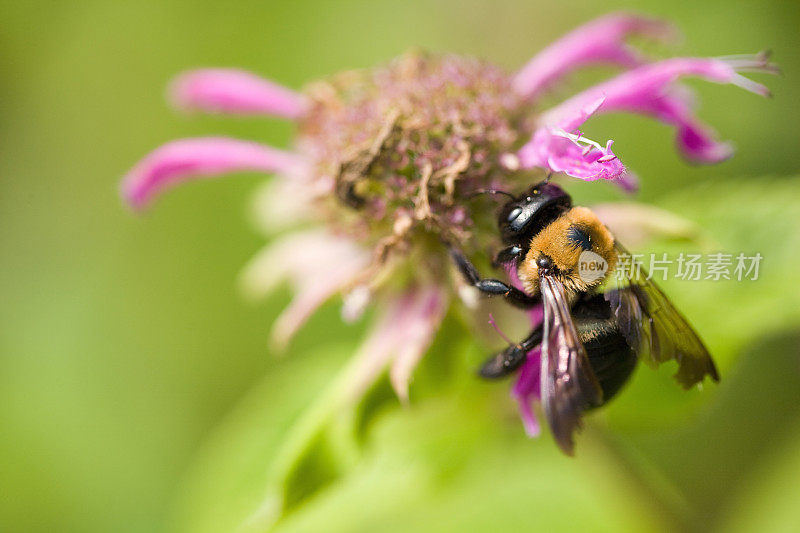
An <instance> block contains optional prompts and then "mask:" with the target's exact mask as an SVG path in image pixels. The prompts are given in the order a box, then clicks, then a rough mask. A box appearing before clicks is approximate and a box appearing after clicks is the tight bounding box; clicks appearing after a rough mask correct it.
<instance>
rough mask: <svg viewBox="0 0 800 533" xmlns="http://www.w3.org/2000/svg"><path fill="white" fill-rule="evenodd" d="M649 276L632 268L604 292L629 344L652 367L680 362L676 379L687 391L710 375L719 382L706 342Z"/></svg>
mask: <svg viewBox="0 0 800 533" xmlns="http://www.w3.org/2000/svg"><path fill="white" fill-rule="evenodd" d="M615 247H616V249H617V253H618V254H620V255H627V256H628V257H632V256H631V255H630V254H629V253H628V251H627V250H625V248H623V247H622V246H621V245H619V244H615ZM647 277H648V276H647V272H645V271H644V269H642V268H639V265H631V266H630V268H626V269H625V270H624V271H622V272H620V271H618V272H614V273H612V275H611V279H610V281H609V286H608V288H607V289H606V290H605V293H604V296H605V299H606V300H607V301H608V302H609V304H610V305H611V309H612V311H613V312H614V314H615V316H616V318H617V321H618V323H619V327H620V331H621V332H622V334H623V335H624V336H625V339H626V340H627V341H628V344H630V346H631V347H632V348H633V349H634V350H635V351H636V353H637V354H639V356H640V357H641V358H643V359H644V360H645V361H647V362H649V363H650V364H651V365H658V364H659V363H663V362H664V361H669V360H670V359H674V360H675V361H677V362H678V372H677V374H675V379H677V380H678V382H679V383H680V384H681V385H682V386H683V387H684V388H686V389H688V388H690V387H692V386H693V385H694V384H695V383H700V382H701V381H703V378H704V377H705V376H706V375H709V376H711V378H712V379H713V380H714V381H719V375H718V374H717V368H716V367H715V366H714V361H713V360H712V359H711V356H710V355H709V353H708V350H707V349H706V347H705V346H704V345H703V341H701V340H700V337H698V336H697V333H695V331H694V329H692V327H691V326H690V325H689V323H688V322H686V319H685V318H683V315H681V314H680V313H679V312H678V310H677V309H675V306H673V305H672V303H670V301H669V300H668V299H667V297H666V296H665V295H664V293H663V292H661V289H659V288H658V286H656V284H655V283H653V282H652V281H651V280H649V279H647Z"/></svg>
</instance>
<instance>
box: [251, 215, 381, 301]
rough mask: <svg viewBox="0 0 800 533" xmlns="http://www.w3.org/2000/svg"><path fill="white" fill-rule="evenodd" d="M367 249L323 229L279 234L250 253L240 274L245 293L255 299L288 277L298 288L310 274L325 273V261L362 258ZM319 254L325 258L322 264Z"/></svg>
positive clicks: (305, 281)
mask: <svg viewBox="0 0 800 533" xmlns="http://www.w3.org/2000/svg"><path fill="white" fill-rule="evenodd" d="M368 255H369V254H368V252H367V251H366V250H365V249H363V248H361V247H360V246H358V245H357V244H356V243H355V242H354V241H352V240H351V239H348V238H345V237H341V236H337V235H331V233H329V232H328V231H325V230H323V229H311V230H305V231H297V232H294V233H290V234H288V235H284V236H281V237H279V238H277V239H275V240H273V241H272V242H271V243H269V244H268V245H267V246H266V247H264V249H262V250H261V251H260V252H259V253H258V254H257V255H256V256H255V257H253V258H252V259H251V260H250V262H249V263H248V265H247V266H246V267H245V269H244V271H243V272H242V276H241V286H242V289H243V290H244V292H245V294H247V295H248V296H250V297H252V298H255V299H258V298H262V297H264V296H266V295H267V294H269V293H270V292H271V291H272V290H273V289H274V288H275V287H276V286H277V285H278V284H280V283H281V282H283V281H284V280H285V279H286V278H290V279H291V281H292V286H293V287H294V289H295V290H299V289H300V288H301V287H302V286H303V285H304V284H305V283H307V280H308V279H309V278H314V277H316V276H319V275H320V274H324V273H325V272H326V268H327V265H328V263H327V261H328V260H330V261H332V262H333V261H335V262H349V261H351V260H354V259H356V258H358V259H360V260H365V258H367V257H368ZM320 258H325V260H326V263H324V264H322V263H321V262H320Z"/></svg>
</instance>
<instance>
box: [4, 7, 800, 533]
mask: <svg viewBox="0 0 800 533" xmlns="http://www.w3.org/2000/svg"><path fill="white" fill-rule="evenodd" d="M620 8H628V9H635V10H638V11H642V12H645V13H648V14H652V15H659V16H664V17H666V18H669V19H671V20H672V21H674V22H675V23H676V25H677V26H678V27H679V28H681V30H682V31H683V33H684V35H685V39H684V40H683V42H682V43H680V44H678V45H677V46H676V47H675V48H674V49H671V50H669V51H667V50H665V49H661V48H658V49H654V50H653V51H654V52H655V53H656V54H657V55H658V54H662V55H663V54H666V53H668V52H669V53H674V54H675V55H680V54H691V55H712V56H713V55H727V54H737V53H748V52H756V51H759V50H761V49H764V48H771V49H772V50H773V51H774V59H775V61H776V62H777V63H779V64H780V65H781V66H782V67H783V70H784V72H785V76H784V77H782V78H773V79H766V80H760V81H765V82H766V83H767V84H768V85H769V86H770V87H772V88H773V90H774V95H775V97H774V99H773V100H771V101H768V100H762V99H760V98H758V97H755V96H753V95H750V94H747V93H745V92H744V91H741V90H738V89H736V88H732V87H721V86H717V85H713V84H708V83H702V82H690V84H691V85H692V86H693V87H695V88H696V89H697V91H698V93H699V95H700V98H701V102H702V110H701V116H702V117H703V118H704V119H705V120H707V121H708V122H709V123H711V124H713V125H714V127H715V128H716V129H717V130H718V131H719V132H720V135H721V136H722V137H723V138H725V139H731V140H733V141H734V142H735V143H736V145H737V147H738V151H737V154H736V156H735V158H734V159H733V160H731V161H728V162H726V163H724V164H722V165H719V166H715V167H690V166H688V165H686V164H684V163H683V162H682V161H681V160H680V158H679V157H678V156H677V155H676V154H675V151H674V150H673V148H672V133H671V131H670V130H669V129H668V128H665V127H663V126H661V125H658V124H655V123H652V122H650V121H647V120H645V119H642V118H638V117H618V116H608V117H600V118H598V119H597V120H596V121H593V122H592V123H591V128H590V129H589V130H588V132H587V133H588V134H589V136H592V135H594V136H595V137H599V138H601V139H606V138H613V139H615V141H616V144H615V151H616V153H617V154H618V155H620V157H621V158H622V159H623V160H624V161H625V162H626V163H627V164H628V165H629V166H630V167H631V168H633V169H634V170H635V171H637V172H638V173H639V175H640V177H641V180H642V183H643V186H642V193H641V199H643V200H646V201H649V202H653V203H656V204H658V205H661V206H663V207H667V208H670V209H672V210H674V211H676V212H677V213H679V214H681V215H683V216H685V217H687V218H689V219H691V220H694V221H697V222H698V223H699V224H701V225H702V226H703V227H705V228H706V232H707V237H709V239H711V240H712V241H713V242H715V243H717V244H718V245H719V248H720V249H722V250H730V251H733V252H739V251H745V252H755V251H760V252H761V253H762V254H763V255H764V257H765V261H764V264H763V265H762V268H763V270H762V279H761V280H759V281H758V282H752V283H749V284H748V283H735V282H727V283H700V284H689V285H688V286H687V285H686V284H681V283H680V282H670V283H667V284H666V285H667V287H666V288H667V290H668V292H669V293H670V294H671V295H674V299H675V301H676V302H678V303H679V304H680V306H681V307H682V308H683V309H684V310H685V311H686V313H687V314H688V315H689V317H690V318H691V319H692V320H693V321H694V322H695V323H696V324H697V326H698V329H699V330H700V331H701V332H702V333H703V336H704V337H705V338H706V339H707V341H708V344H709V345H710V347H711V348H712V351H714V352H715V353H716V354H717V357H718V360H719V364H720V367H721V370H722V373H723V377H724V379H723V383H722V384H721V385H720V386H719V387H707V388H706V390H705V391H704V392H703V393H699V392H696V391H695V392H692V393H683V392H682V391H680V390H678V387H677V386H674V385H673V383H672V382H671V380H670V379H669V377H668V376H669V369H666V370H665V371H660V372H649V371H641V372H639V373H638V374H637V376H636V378H635V380H634V383H633V384H632V385H631V386H630V387H629V389H628V391H627V392H626V394H624V395H623V396H622V397H621V398H620V399H619V400H618V401H617V402H615V403H614V405H612V406H611V407H610V408H609V409H608V410H607V411H606V412H604V413H600V414H598V415H596V416H593V417H592V422H591V423H590V424H589V429H588V430H587V432H586V434H585V436H584V437H583V438H582V439H581V441H580V442H579V454H578V455H579V457H578V458H576V459H573V460H570V459H566V458H563V457H561V456H559V455H558V453H557V452H556V451H555V449H554V447H553V445H552V443H551V442H550V439H549V437H545V438H543V439H540V440H538V441H529V440H527V439H526V438H525V437H524V436H523V434H522V431H521V429H520V425H519V423H518V421H517V420H516V415H515V413H514V406H513V405H511V400H510V399H509V398H508V396H507V387H506V385H505V384H501V385H486V384H484V383H479V382H478V381H477V380H475V379H474V378H473V377H472V373H471V369H472V368H473V367H474V365H475V364H476V362H477V361H478V360H479V359H480V357H481V354H482V353H483V352H484V351H486V350H487V347H486V346H476V345H475V343H474V342H466V341H465V342H456V343H450V344H444V345H438V346H439V351H440V352H445V351H449V352H450V353H452V354H456V355H451V357H452V358H453V359H454V360H455V361H457V362H458V363H457V364H455V365H454V368H456V370H451V373H454V374H455V375H461V378H460V379H456V384H452V383H450V384H448V385H446V386H442V387H441V390H439V391H438V393H437V388H436V382H435V381H436V380H435V376H437V373H436V372H437V371H438V370H437V369H436V368H433V367H432V366H433V365H435V364H436V363H435V362H428V361H426V363H425V364H424V365H423V368H422V369H420V372H421V375H422V376H426V375H429V376H433V377H431V378H430V379H428V380H427V381H426V380H425V379H420V386H419V390H420V392H418V393H415V394H417V396H418V399H417V401H415V402H414V403H413V404H412V406H411V407H409V408H406V409H401V408H399V407H397V406H396V405H393V404H392V403H391V401H389V405H388V408H386V409H384V410H383V411H381V414H380V416H373V417H372V418H371V422H370V424H371V425H370V428H369V431H368V432H367V436H365V437H364V438H363V439H362V444H363V446H362V447H361V451H360V452H359V455H358V457H359V458H358V460H356V461H353V462H352V463H351V464H348V465H347V468H344V469H342V468H339V469H338V470H336V472H335V473H334V474H332V475H331V476H330V480H331V483H330V484H328V485H327V486H326V487H325V488H323V489H322V490H321V491H318V492H317V493H315V494H314V495H313V496H314V497H313V498H309V499H308V501H305V502H304V503H303V504H302V505H300V506H298V507H297V508H296V510H295V511H294V512H293V513H292V514H291V515H290V516H289V517H288V518H287V520H286V521H284V522H281V524H279V525H281V526H285V527H286V528H287V529H291V530H297V531H319V530H340V531H354V530H356V531H374V530H375V529H378V528H380V529H381V530H397V531H408V530H410V529H411V528H422V529H427V530H437V531H442V530H445V531H448V530H453V531H454V530H459V531H464V530H493V529H496V528H499V529H501V530H502V529H510V528H511V527H516V528H533V527H540V528H541V529H542V530H553V529H554V528H558V529H563V530H573V529H579V528H582V529H589V530H608V531H612V530H613V531H620V530H626V531H646V530H662V529H677V528H682V529H689V530H691V529H697V530H701V529H702V530H708V529H719V530H741V531H768V530H784V531H797V530H800V511H798V508H797V502H796V498H797V495H798V494H800V482H798V481H797V480H798V479H800V452H798V450H800V348H799V347H798V346H799V345H798V341H800V295H798V292H799V291H798V290H797V287H796V273H797V270H798V267H797V265H798V260H800V178H798V177H797V173H798V171H800V161H799V160H798V155H797V149H798V140H797V124H798V119H800V104H799V103H798V102H800V84H798V83H797V73H798V72H800V54H798V52H797V51H798V49H800V42H798V40H799V39H800V38H799V37H798V32H797V28H798V27H800V4H798V3H797V2H783V1H778V0H776V1H771V2H766V1H761V2H756V1H736V0H725V1H722V0H708V1H704V2H696V1H695V2H669V3H665V2H660V1H656V0H645V1H640V2H628V3H625V2H597V1H581V2H540V1H534V0H519V1H507V2H503V1H501V2H478V1H465V0H447V1H445V0H442V1H422V0H407V1H405V2H390V1H383V0H381V1H376V0H373V1H360V2H357V1H323V0H319V1H313V2H302V1H294V2H289V1H286V2H267V1H229V2H219V1H194V2H191V1H122V0H116V1H113V2H108V1H99V0H98V1H90V0H85V1H73V2H54V1H33V0H31V1H27V2H11V1H9V0H3V1H2V4H1V5H0V250H2V262H0V302H1V303H0V424H1V426H0V427H1V428H2V429H1V430H0V431H1V435H2V437H1V438H0V483H1V484H2V485H1V488H0V494H1V496H0V530H3V531H68V532H69V531H76V532H77V531H81V532H101V531H103V532H105V531H171V530H181V531H200V530H204V531H224V530H230V529H231V528H233V527H234V525H235V524H237V523H240V522H241V520H242V519H243V518H245V517H246V516H247V514H248V509H249V510H252V508H253V506H255V505H257V504H258V501H259V498H261V497H262V496H263V495H264V491H265V490H266V488H265V487H266V486H267V485H266V484H268V480H267V477H268V471H269V465H270V462H271V459H272V458H273V456H274V454H275V453H276V450H277V449H278V447H279V443H280V442H281V441H282V440H283V439H284V437H285V436H286V434H287V432H288V431H289V430H288V429H287V428H289V427H290V426H291V425H292V423H293V421H294V420H296V419H297V417H298V416H300V413H301V412H302V411H303V410H304V409H305V408H306V407H307V406H308V405H309V404H311V403H312V402H313V399H314V398H315V397H317V396H318V394H319V390H320V389H321V388H323V387H324V384H325V383H327V382H328V381H329V380H330V379H331V377H332V376H333V375H334V374H335V373H336V372H337V369H338V368H340V367H341V366H342V365H343V364H344V362H345V361H346V359H347V356H348V355H349V354H350V353H351V352H352V350H353V349H354V347H355V346H356V345H357V339H358V338H359V337H360V335H361V333H362V332H363V329H364V326H355V327H348V328H342V327H340V326H339V325H338V324H339V323H338V317H337V308H336V306H335V305H329V306H327V307H326V308H325V309H324V310H323V312H322V313H320V314H319V315H318V316H316V317H315V318H314V319H312V321H311V323H310V324H309V325H308V326H307V328H306V329H305V330H304V332H312V333H313V338H312V336H311V335H303V334H301V335H300V337H299V338H298V340H297V341H296V342H295V343H294V345H293V347H292V349H291V350H290V352H291V357H287V358H285V359H276V358H274V357H272V355H271V354H270V352H269V350H268V348H267V334H268V331H269V324H270V322H271V320H272V319H273V318H274V317H275V316H276V315H277V313H278V311H279V310H280V308H281V306H282V305H284V304H285V303H286V302H287V301H288V298H289V293H288V291H286V292H283V293H280V294H278V295H276V296H275V297H273V298H271V299H270V300H269V301H268V302H267V304H266V305H264V306H259V307H254V306H251V305H247V304H246V303H245V300H244V299H243V298H242V297H241V295H240V294H239V293H238V292H237V290H236V278H237V275H238V273H239V271H240V269H241V267H242V266H243V265H244V263H245V262H246V261H247V260H248V258H249V257H251V256H252V255H253V254H254V253H255V252H256V251H257V250H258V249H259V248H260V247H261V246H262V245H263V237H261V236H260V235H258V234H257V233H256V231H255V230H253V226H252V224H251V221H250V220H249V219H248V214H247V206H248V205H249V203H250V202H251V197H252V194H253V192H254V190H255V189H256V188H257V187H258V185H259V184H260V183H261V182H262V179H263V178H261V177H259V176H255V175H245V176H238V177H236V178H234V179H230V180H221V181H208V182H202V183H200V182H199V183H196V184H192V185H191V186H188V187H185V188H182V189H181V190H180V191H176V192H174V193H172V194H168V195H166V196H165V197H164V198H163V199H161V200H160V201H159V202H158V204H157V205H156V206H155V208H154V209H152V210H151V211H150V212H148V213H147V214H146V215H145V216H141V217H139V216H134V215H133V214H131V213H130V212H129V211H128V210H127V209H126V208H125V207H124V206H122V205H121V203H120V201H119V199H118V197H117V193H116V189H117V184H118V179H119V177H120V176H121V175H122V174H123V173H124V172H125V171H126V170H127V169H128V168H129V167H130V166H131V165H132V164H133V163H134V162H135V161H136V160H137V159H138V158H139V157H141V156H142V155H143V154H145V153H146V152H147V151H149V150H150V149H152V148H154V147H155V146H157V145H158V144H160V143H162V142H165V141H167V140H170V139H173V138H177V137H182V136H191V135H206V134H213V133H224V134H231V135H235V136H241V137H246V138H253V139H260V140H263V141H266V142H269V143H272V144H275V145H277V146H284V145H286V144H287V143H288V142H289V139H290V137H291V128H290V127H289V126H288V125H287V124H284V123H281V122H280V121H272V120H258V119H226V118H220V117H201V116H192V117H184V116H178V115H176V114H174V113H172V112H170V111H169V110H168V108H167V106H166V105H165V103H164V102H163V91H164V87H165V85H166V83H167V82H168V80H169V79H170V78H171V77H172V76H173V75H174V74H176V73H177V72H180V71H182V70H184V69H187V68H190V67H195V66H240V67H244V68H248V69H252V70H254V71H256V72H260V73H262V74H264V75H266V76H269V77H271V78H273V79H275V80H278V81H280V82H282V83H285V84H286V85H289V86H292V87H300V86H301V85H303V84H304V83H306V82H308V81H311V80H314V79H316V78H319V77H322V76H325V75H328V74H331V73H334V72H336V71H339V70H342V69H347V68H353V67H367V66H370V65H374V64H376V63H379V62H382V61H385V60H387V59H389V58H391V57H393V56H396V55H398V54H400V53H401V52H403V51H405V50H407V49H409V48H412V47H423V48H428V49H432V50H441V51H451V52H459V53H468V54H474V55H478V56H481V57H484V58H487V59H489V60H492V61H494V62H496V63H498V64H500V65H503V66H505V67H508V68H509V69H511V68H514V67H517V66H519V65H521V64H522V63H524V62H525V61H526V60H527V59H528V58H529V57H530V56H531V55H532V54H533V53H534V52H535V51H537V50H538V49H539V48H541V47H542V46H544V45H546V44H547V43H548V42H550V41H551V40H553V39H554V38H556V37H557V36H559V35H560V34H562V33H563V32H565V31H567V30H568V29H570V28H572V27H574V26H576V25H578V24H579V23H581V22H583V21H585V20H588V19H590V18H592V17H594V16H597V15H600V14H602V13H605V12H608V11H611V10H615V9H620ZM609 72H610V70H605V69H593V70H592V71H591V72H589V73H588V74H585V75H581V76H576V77H575V78H573V79H572V80H571V81H569V82H567V83H566V84H565V85H564V89H565V90H569V89H570V88H577V87H580V86H582V85H584V84H585V83H586V82H587V81H589V80H591V79H594V78H596V77H599V76H601V75H607V74H608V73H609ZM576 190H577V195H578V196H579V197H580V198H583V199H590V198H599V197H603V198H610V197H614V195H615V193H613V192H611V189H610V188H606V187H602V186H600V187H596V188H593V189H592V190H589V189H587V188H586V187H585V186H581V187H576ZM598 190H599V191H602V192H601V193H600V194H599V195H597V194H596V193H595V191H598ZM654 246H655V245H654ZM663 246H667V247H669V246H673V248H672V249H674V250H678V249H683V248H678V247H677V246H678V245H676V244H675V243H663ZM654 249H658V250H661V249H662V248H654ZM665 249H669V248H665ZM446 327H447V328H450V329H451V330H452V331H451V337H456V336H458V334H459V330H458V328H459V327H460V326H458V325H457V324H456V323H454V322H453V321H452V320H451V321H450V322H449V323H448V325H447V326H446ZM320 339H325V341H324V342H321V341H320ZM429 359H431V358H429ZM426 366H427V367H431V368H426ZM426 387H427V388H426ZM425 390H428V391H429V392H428V393H424V392H422V391H425ZM384 403H386V402H384ZM340 466H341V465H340ZM301 474H302V472H301ZM300 477H301V478H302V475H301V476H300ZM300 481H301V482H302V481H303V480H302V479H301V480H300Z"/></svg>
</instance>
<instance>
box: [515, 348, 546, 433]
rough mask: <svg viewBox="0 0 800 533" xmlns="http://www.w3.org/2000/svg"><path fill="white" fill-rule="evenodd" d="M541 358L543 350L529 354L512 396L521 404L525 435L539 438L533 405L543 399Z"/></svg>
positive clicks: (520, 412)
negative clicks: (541, 391)
mask: <svg viewBox="0 0 800 533" xmlns="http://www.w3.org/2000/svg"><path fill="white" fill-rule="evenodd" d="M541 356H542V350H541V348H539V347H537V348H534V349H533V350H531V351H530V352H528V355H527V359H526V360H525V362H524V363H523V364H522V367H521V368H520V371H519V376H518V377H517V381H516V383H514V386H513V388H512V389H511V395H512V396H513V397H514V399H516V400H517V403H518V404H519V414H520V418H522V425H523V426H524V427H525V433H527V435H528V436H529V437H538V436H539V431H540V428H539V421H538V420H537V419H536V414H535V413H534V412H533V406H532V403H533V402H534V401H536V402H538V401H539V400H540V399H541V393H540V390H539V388H540V374H541Z"/></svg>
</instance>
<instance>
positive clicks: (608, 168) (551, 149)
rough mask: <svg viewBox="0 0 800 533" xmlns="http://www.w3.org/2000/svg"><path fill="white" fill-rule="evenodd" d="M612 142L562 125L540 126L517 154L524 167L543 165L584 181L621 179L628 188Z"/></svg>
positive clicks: (624, 171)
mask: <svg viewBox="0 0 800 533" xmlns="http://www.w3.org/2000/svg"><path fill="white" fill-rule="evenodd" d="M611 145H612V141H608V142H607V143H606V146H605V147H602V146H600V145H599V144H597V143H595V142H594V141H590V140H589V139H586V138H584V137H582V136H581V135H580V134H573V133H569V132H566V131H564V130H562V129H560V128H547V127H543V128H539V129H538V130H537V131H536V132H535V133H534V135H533V138H532V139H531V140H530V141H529V142H528V143H527V144H526V145H525V146H523V147H522V148H521V149H520V151H519V153H518V155H519V159H520V163H521V165H522V167H523V168H532V167H542V168H547V169H550V170H552V171H553V172H563V173H565V174H567V175H568V176H572V177H574V178H580V179H583V180H588V181H592V180H597V179H605V180H618V181H620V182H621V185H622V186H623V187H624V188H626V189H628V188H630V185H631V183H632V182H631V181H630V180H627V179H626V170H625V166H624V165H623V164H622V162H621V161H620V160H619V158H617V156H616V155H615V154H614V152H612V151H611Z"/></svg>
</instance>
